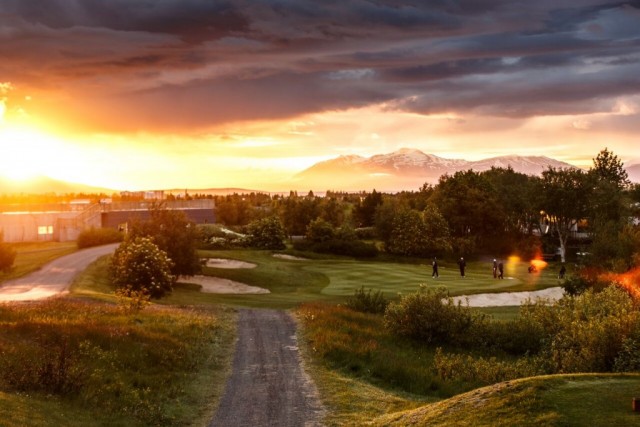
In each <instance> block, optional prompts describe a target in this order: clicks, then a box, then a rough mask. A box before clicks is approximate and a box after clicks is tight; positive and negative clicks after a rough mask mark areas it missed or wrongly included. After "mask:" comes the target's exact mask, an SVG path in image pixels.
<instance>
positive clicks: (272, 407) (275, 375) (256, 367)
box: [210, 309, 324, 427]
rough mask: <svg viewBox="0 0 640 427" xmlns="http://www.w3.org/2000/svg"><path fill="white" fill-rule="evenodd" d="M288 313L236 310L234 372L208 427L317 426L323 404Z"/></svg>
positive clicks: (320, 418)
mask: <svg viewBox="0 0 640 427" xmlns="http://www.w3.org/2000/svg"><path fill="white" fill-rule="evenodd" d="M295 330H296V326H295V322H294V320H293V319H292V317H291V315H289V314H288V313H286V312H284V311H279V310H250V309H243V310H241V311H240V316H239V324H238V342H237V344H236V350H235V355H234V359H233V371H232V373H231V376H230V378H229V380H228V382H227V385H226V388H225V391H224V394H223V396H222V399H221V401H220V406H219V408H218V411H217V413H216V415H215V416H214V418H213V420H212V421H211V424H210V427H227V426H229V427H231V426H233V427H243V426H251V427H262V426H279V427H289V426H290V427H293V426H309V427H311V426H321V425H322V422H321V420H322V416H323V414H324V409H323V407H322V404H321V403H320V401H319V399H318V393H317V390H316V388H315V386H314V384H313V382H311V380H310V379H309V377H308V376H307V375H306V374H305V372H304V370H303V369H302V366H301V359H300V354H299V352H298V345H297V341H296V335H295Z"/></svg>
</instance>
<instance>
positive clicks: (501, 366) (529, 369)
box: [433, 348, 545, 386]
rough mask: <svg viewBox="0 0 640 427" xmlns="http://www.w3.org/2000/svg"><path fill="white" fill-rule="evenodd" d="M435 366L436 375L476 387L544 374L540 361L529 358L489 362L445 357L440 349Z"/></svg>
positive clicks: (459, 357) (467, 356) (450, 355)
mask: <svg viewBox="0 0 640 427" xmlns="http://www.w3.org/2000/svg"><path fill="white" fill-rule="evenodd" d="M433 365H434V369H435V371H436V373H437V375H438V376H439V377H440V378H441V379H443V380H444V381H446V382H465V383H471V384H475V385H477V386H481V385H489V384H495V383H498V382H502V381H508V380H513V379H516V378H523V377H532V376H535V375H541V374H544V373H545V372H544V369H543V368H542V366H541V363H540V359H539V358H532V357H526V358H522V359H518V360H517V361H516V362H510V361H500V360H498V359H496V358H495V357H490V358H488V359H486V358H483V357H479V358H473V357H472V356H469V355H462V354H452V353H447V354H445V353H444V352H443V351H442V349H441V348H438V349H436V355H435V357H434V360H433Z"/></svg>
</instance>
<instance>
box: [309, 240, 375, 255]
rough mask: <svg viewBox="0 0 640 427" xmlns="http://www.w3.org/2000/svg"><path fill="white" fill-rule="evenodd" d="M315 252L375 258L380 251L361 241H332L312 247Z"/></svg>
mask: <svg viewBox="0 0 640 427" xmlns="http://www.w3.org/2000/svg"><path fill="white" fill-rule="evenodd" d="M311 248H312V249H311V250H312V251H313V252H318V253H323V254H334V255H343V256H352V257H354V258H373V257H375V256H376V255H378V249H376V247H375V246H374V245H372V244H369V243H365V242H363V241H361V240H337V239H331V240H327V241H324V242H320V243H316V244H314V245H312V246H311Z"/></svg>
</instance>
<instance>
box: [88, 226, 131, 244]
mask: <svg viewBox="0 0 640 427" xmlns="http://www.w3.org/2000/svg"><path fill="white" fill-rule="evenodd" d="M123 239H124V234H123V233H122V232H121V231H118V230H116V229H115V228H94V227H91V228H89V229H87V230H83V231H82V232H81V233H80V235H78V241H77V245H78V249H83V248H90V247H93V246H100V245H106V244H108V243H118V242H122V240H123Z"/></svg>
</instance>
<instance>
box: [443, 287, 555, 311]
mask: <svg viewBox="0 0 640 427" xmlns="http://www.w3.org/2000/svg"><path fill="white" fill-rule="evenodd" d="M563 293H564V291H563V290H562V288H561V287H555V288H548V289H543V290H541V291H531V292H501V293H497V294H476V295H462V296H459V297H454V298H453V301H454V302H455V303H456V304H457V303H458V302H459V301H460V302H462V304H463V305H464V304H466V303H467V300H468V301H469V307H503V306H519V305H521V304H522V303H523V302H524V301H525V300H527V299H531V300H533V301H535V300H536V299H537V298H543V299H547V300H550V301H552V302H553V301H557V300H559V299H560V298H562V295H563Z"/></svg>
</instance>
